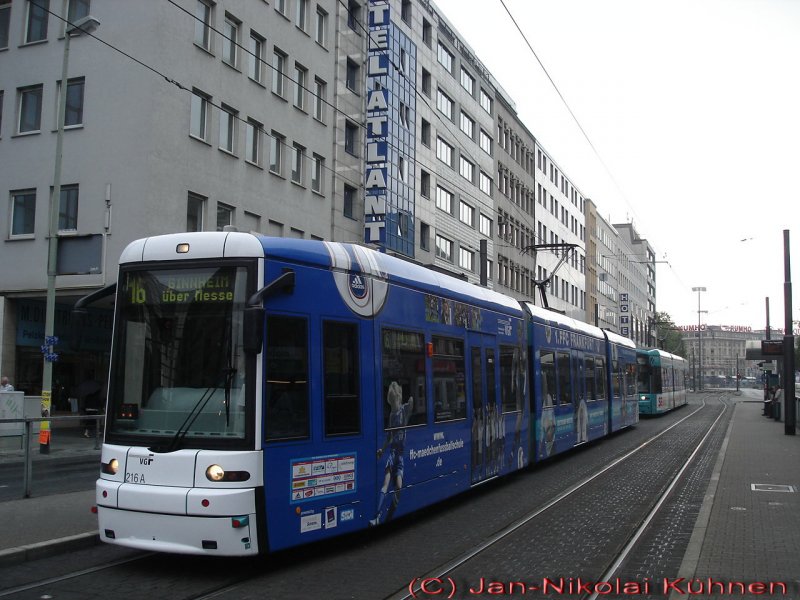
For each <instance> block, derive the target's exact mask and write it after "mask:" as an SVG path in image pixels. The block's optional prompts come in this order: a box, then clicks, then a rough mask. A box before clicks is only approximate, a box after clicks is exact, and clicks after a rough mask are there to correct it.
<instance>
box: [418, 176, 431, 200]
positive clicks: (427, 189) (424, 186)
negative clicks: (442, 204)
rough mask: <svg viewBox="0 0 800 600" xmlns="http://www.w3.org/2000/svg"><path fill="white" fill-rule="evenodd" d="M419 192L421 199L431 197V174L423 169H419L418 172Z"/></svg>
mask: <svg viewBox="0 0 800 600" xmlns="http://www.w3.org/2000/svg"><path fill="white" fill-rule="evenodd" d="M419 190H420V191H419V193H420V194H421V195H422V197H423V198H430V197H431V174H430V173H428V172H427V171H426V170H425V169H420V172H419Z"/></svg>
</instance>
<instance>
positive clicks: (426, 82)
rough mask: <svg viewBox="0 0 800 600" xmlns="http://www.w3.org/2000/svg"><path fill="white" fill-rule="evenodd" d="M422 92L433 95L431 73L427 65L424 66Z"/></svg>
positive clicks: (429, 95)
mask: <svg viewBox="0 0 800 600" xmlns="http://www.w3.org/2000/svg"><path fill="white" fill-rule="evenodd" d="M422 93H423V94H425V95H426V96H427V97H428V98H430V97H431V74H430V72H429V71H428V70H427V69H426V68H425V67H423V68H422Z"/></svg>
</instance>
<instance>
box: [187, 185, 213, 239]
mask: <svg viewBox="0 0 800 600" xmlns="http://www.w3.org/2000/svg"><path fill="white" fill-rule="evenodd" d="M206 200H208V198H206V197H205V196H201V195H199V194H195V193H193V192H189V195H188V197H187V199H186V231H203V214H204V213H205V207H206Z"/></svg>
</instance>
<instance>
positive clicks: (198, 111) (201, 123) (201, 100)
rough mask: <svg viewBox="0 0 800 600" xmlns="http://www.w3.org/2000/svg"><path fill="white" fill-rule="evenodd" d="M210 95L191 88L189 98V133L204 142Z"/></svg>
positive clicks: (206, 139) (207, 125) (206, 132)
mask: <svg viewBox="0 0 800 600" xmlns="http://www.w3.org/2000/svg"><path fill="white" fill-rule="evenodd" d="M210 109H211V97H210V96H208V95H206V94H204V93H203V92H201V91H200V90H197V89H194V90H192V100H191V119H190V121H191V125H190V129H189V134H190V135H191V136H192V137H194V138H197V139H199V140H203V141H204V142H207V141H208V127H209V115H210Z"/></svg>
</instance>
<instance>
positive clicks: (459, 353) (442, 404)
mask: <svg viewBox="0 0 800 600" xmlns="http://www.w3.org/2000/svg"><path fill="white" fill-rule="evenodd" d="M432 340H433V407H434V408H433V411H434V412H433V418H434V420H435V421H437V422H438V421H452V420H453V419H464V418H466V416H467V396H466V388H465V385H466V376H465V368H464V342H463V341H462V340H455V339H451V338H444V337H437V336H434V337H433V338H432Z"/></svg>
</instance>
